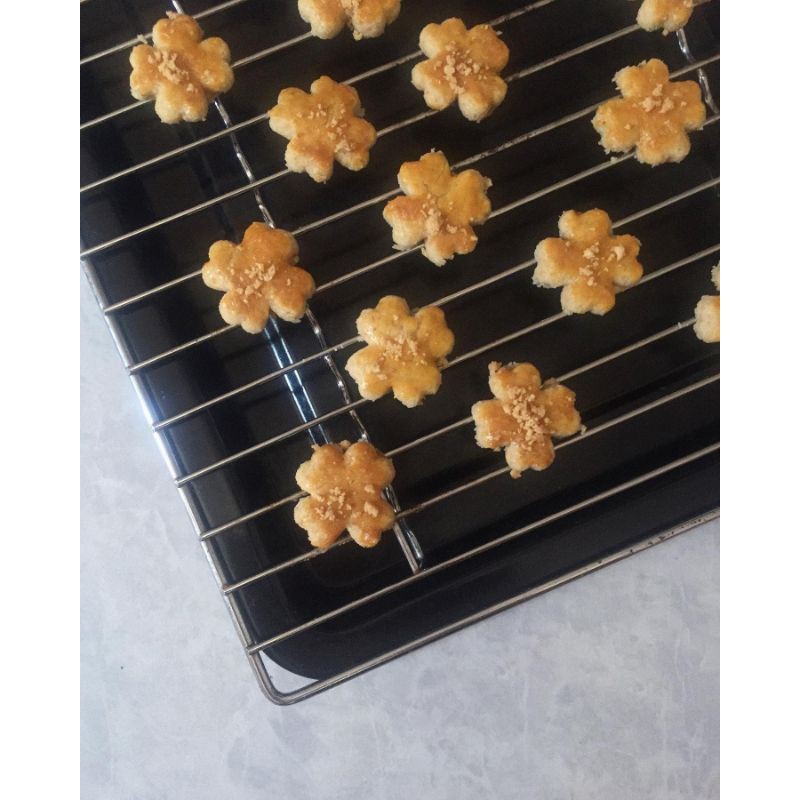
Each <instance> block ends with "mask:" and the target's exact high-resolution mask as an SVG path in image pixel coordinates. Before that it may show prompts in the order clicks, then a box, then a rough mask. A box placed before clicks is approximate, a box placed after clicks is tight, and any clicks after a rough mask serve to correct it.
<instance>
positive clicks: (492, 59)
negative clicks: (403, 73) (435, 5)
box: [411, 17, 509, 122]
mask: <svg viewBox="0 0 800 800" xmlns="http://www.w3.org/2000/svg"><path fill="white" fill-rule="evenodd" d="M419 46H420V49H421V50H422V52H423V53H424V54H425V55H426V56H427V57H428V60H427V61H422V62H420V63H419V64H417V65H416V66H415V67H414V69H413V70H412V72H411V82H412V83H413V84H414V86H415V87H416V88H417V89H419V90H420V91H421V92H423V93H424V95H425V102H426V103H427V104H428V106H429V107H430V108H433V109H435V110H437V111H440V110H441V109H443V108H447V107H448V106H449V105H451V104H452V103H453V102H454V101H455V100H458V107H459V108H460V109H461V113H462V114H463V115H464V116H465V117H466V118H467V119H470V120H473V121H474V122H480V120H482V119H484V118H485V117H488V116H489V114H491V113H492V111H494V110H495V109H496V108H497V106H499V105H500V103H502V102H503V100H504V99H505V96H506V90H507V86H506V82H505V81H504V80H503V79H502V78H501V77H500V75H499V73H500V72H502V70H503V69H505V67H506V64H508V56H509V53H508V48H507V47H506V46H505V44H503V42H501V41H500V37H499V36H498V35H497V34H496V33H495V31H494V30H493V29H492V28H491V26H489V25H476V26H475V27H474V28H470V29H469V30H467V28H466V26H465V25H464V23H463V22H462V21H461V20H460V19H458V18H455V17H454V18H452V19H448V20H445V21H444V22H443V23H442V24H441V25H437V24H435V23H431V24H430V25H426V26H425V27H424V28H423V29H422V33H421V34H420V37H419Z"/></svg>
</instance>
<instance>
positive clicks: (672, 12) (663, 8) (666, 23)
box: [636, 0, 694, 36]
mask: <svg viewBox="0 0 800 800" xmlns="http://www.w3.org/2000/svg"><path fill="white" fill-rule="evenodd" d="M693 10H694V6H693V4H692V0H644V2H643V3H642V5H641V6H640V7H639V13H638V14H637V15H636V21H637V22H638V23H639V26H640V27H642V28H644V29H645V30H646V31H656V30H658V29H659V28H661V29H662V30H663V32H664V36H666V35H667V34H668V33H673V32H674V31H677V30H678V29H679V28H682V27H683V26H684V25H685V24H686V23H687V22H688V21H689V17H691V16H692V11H693Z"/></svg>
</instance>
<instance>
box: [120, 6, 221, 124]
mask: <svg viewBox="0 0 800 800" xmlns="http://www.w3.org/2000/svg"><path fill="white" fill-rule="evenodd" d="M230 57H231V54H230V51H229V50H228V45H227V44H225V42H224V41H223V40H222V39H219V38H217V37H216V36H214V37H212V38H210V39H203V31H202V30H201V29H200V26H199V25H198V24H197V22H195V20H194V19H192V18H191V17H189V16H187V15H186V14H175V13H173V12H169V11H168V12H167V19H160V20H159V21H158V22H156V24H155V26H154V27H153V46H152V47H151V46H150V45H148V44H139V45H136V47H134V48H133V50H132V51H131V58H130V62H131V66H132V67H133V72H131V94H132V95H133V96H134V97H135V98H136V99H137V100H150V99H151V98H153V97H155V100H156V102H155V109H156V114H158V116H159V119H160V120H161V121H162V122H168V123H170V124H172V123H175V122H178V121H179V120H185V121H186V122H197V121H199V120H203V119H205V118H206V114H207V113H208V104H209V103H210V102H211V101H212V100H213V99H214V98H215V97H216V96H217V95H218V94H220V93H221V92H227V91H228V89H230V88H231V86H233V70H232V69H231V68H230V65H229V64H228V62H229V61H230Z"/></svg>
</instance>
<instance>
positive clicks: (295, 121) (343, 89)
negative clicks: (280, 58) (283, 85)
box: [267, 75, 376, 183]
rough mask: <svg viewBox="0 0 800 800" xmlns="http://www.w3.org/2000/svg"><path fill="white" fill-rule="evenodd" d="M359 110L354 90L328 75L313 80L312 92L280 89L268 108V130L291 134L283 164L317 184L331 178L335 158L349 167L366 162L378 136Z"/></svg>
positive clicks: (359, 104)
mask: <svg viewBox="0 0 800 800" xmlns="http://www.w3.org/2000/svg"><path fill="white" fill-rule="evenodd" d="M363 114H364V112H363V109H362V108H361V101H360V100H359V97H358V92H357V91H356V90H355V89H354V88H353V87H352V86H345V85H344V84H342V83H336V81H333V80H331V79H330V78H329V77H327V76H326V75H323V76H322V77H321V78H319V79H317V80H315V81H314V83H312V84H311V94H307V93H306V92H304V91H303V90H302V89H294V88H292V89H284V90H283V91H282V92H281V93H280V95H278V104H277V105H276V106H274V107H273V108H272V109H270V110H269V111H268V112H267V116H268V117H269V125H270V127H271V128H272V130H273V131H275V133H278V134H280V135H281V136H283V137H285V138H286V139H289V144H288V146H287V147H286V166H287V167H288V168H289V169H290V170H292V172H307V173H308V174H309V175H310V176H311V177H312V178H313V179H314V180H315V181H317V183H324V182H325V181H327V180H328V178H330V177H331V175H332V173H333V162H334V160H335V161H338V162H339V163H340V164H341V165H342V166H344V167H347V169H351V170H360V169H363V168H364V167H366V166H367V163H368V162H369V151H370V148H371V147H372V145H374V144H375V139H376V135H375V128H373V127H372V125H370V124H369V122H367V121H366V120H365V119H362V116H363Z"/></svg>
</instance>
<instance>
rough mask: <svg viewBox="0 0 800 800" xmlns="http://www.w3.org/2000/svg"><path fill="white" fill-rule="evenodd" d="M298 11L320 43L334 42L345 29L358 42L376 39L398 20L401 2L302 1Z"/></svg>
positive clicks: (380, 0)
mask: <svg viewBox="0 0 800 800" xmlns="http://www.w3.org/2000/svg"><path fill="white" fill-rule="evenodd" d="M297 7H298V9H299V11H300V16H301V17H302V18H303V19H304V20H305V21H306V22H308V23H309V24H310V25H311V33H313V34H314V36H317V37H319V38H320V39H332V38H333V37H334V36H336V35H338V34H339V33H340V31H341V30H342V28H344V26H345V25H349V26H350V28H351V29H352V31H353V38H354V39H364V38H366V39H372V38H374V37H375V36H380V35H381V34H382V33H383V31H384V30H385V29H386V26H387V25H390V24H391V23H392V22H394V21H395V20H396V19H397V15H398V14H399V13H400V0H299V2H298V3H297Z"/></svg>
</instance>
